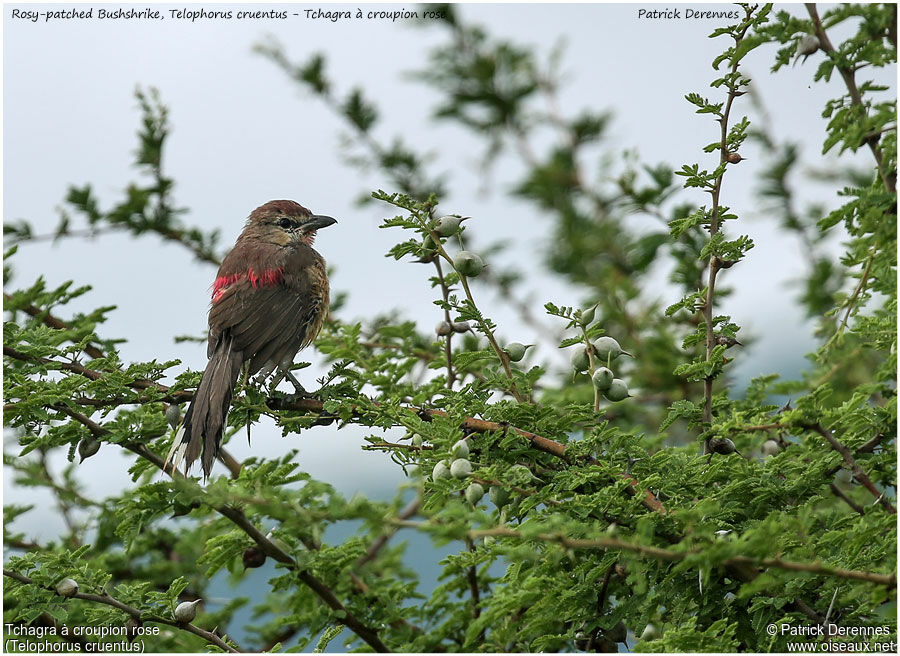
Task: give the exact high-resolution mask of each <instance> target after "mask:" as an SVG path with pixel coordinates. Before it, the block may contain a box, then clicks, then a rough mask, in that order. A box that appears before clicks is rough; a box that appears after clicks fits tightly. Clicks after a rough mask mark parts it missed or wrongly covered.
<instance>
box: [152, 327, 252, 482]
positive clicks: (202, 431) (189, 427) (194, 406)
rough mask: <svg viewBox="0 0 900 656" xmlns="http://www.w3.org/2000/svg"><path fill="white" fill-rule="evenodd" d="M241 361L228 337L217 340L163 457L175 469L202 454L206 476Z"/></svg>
mask: <svg viewBox="0 0 900 656" xmlns="http://www.w3.org/2000/svg"><path fill="white" fill-rule="evenodd" d="M242 361H243V358H242V355H241V353H239V352H235V351H233V350H232V341H231V339H223V340H222V341H220V342H219V344H218V346H217V347H216V350H215V351H213V354H212V356H211V357H210V358H209V363H207V365H206V370H205V371H204V372H203V378H202V379H201V380H200V385H199V387H197V391H196V392H195V393H194V399H193V401H191V405H190V407H189V408H188V411H187V412H186V413H185V415H184V422H183V423H182V424H181V428H179V429H178V432H177V433H176V434H175V440H174V442H173V443H172V448H171V449H170V450H169V455H167V456H166V465H168V463H169V461H170V460H171V461H172V466H173V467H174V468H177V467H178V465H179V463H180V461H181V459H182V458H184V467H185V471H187V470H188V469H190V467H191V464H192V463H193V462H194V461H195V460H196V459H197V458H198V457H199V456H200V455H201V454H202V458H201V464H202V465H203V475H204V477H209V474H210V472H211V471H212V466H213V462H214V461H215V459H216V455H218V452H219V445H220V444H221V443H222V433H223V432H224V430H225V418H226V417H227V416H228V408H229V407H230V406H231V397H232V395H233V394H234V384H235V382H236V381H237V377H238V375H239V374H240V372H241V363H242ZM163 468H165V465H164V467H163Z"/></svg>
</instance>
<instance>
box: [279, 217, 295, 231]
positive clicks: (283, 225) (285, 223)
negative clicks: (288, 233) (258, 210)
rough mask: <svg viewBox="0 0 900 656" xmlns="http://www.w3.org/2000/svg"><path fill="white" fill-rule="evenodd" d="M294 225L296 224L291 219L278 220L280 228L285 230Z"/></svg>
mask: <svg viewBox="0 0 900 656" xmlns="http://www.w3.org/2000/svg"><path fill="white" fill-rule="evenodd" d="M293 224H294V222H293V221H291V220H290V219H287V218H281V219H278V225H279V227H281V228H284V229H285V230H287V229H288V228H290V227H291V226H292V225H293Z"/></svg>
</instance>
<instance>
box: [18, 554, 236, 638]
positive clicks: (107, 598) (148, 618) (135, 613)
mask: <svg viewBox="0 0 900 656" xmlns="http://www.w3.org/2000/svg"><path fill="white" fill-rule="evenodd" d="M3 576H6V577H8V578H11V579H13V580H14V581H18V582H19V583H22V584H23V585H39V584H38V583H36V582H35V581H34V580H33V579H31V578H29V577H27V576H25V575H24V574H19V573H18V572H13V571H11V570H8V569H6V568H4V569H3ZM41 587H44V586H41ZM45 589H48V590H52V588H45ZM72 598H74V599H83V600H84V601H90V602H92V603H95V604H104V605H106V606H112V607H113V608H116V609H118V610H120V611H122V612H123V613H125V614H126V615H129V616H130V617H133V618H134V619H135V620H139V621H141V622H153V623H155V624H166V625H168V626H173V627H175V628H176V629H181V630H182V631H187V632H188V633H193V634H194V635H196V636H200V637H201V638H203V639H204V640H206V641H207V642H208V643H210V644H213V645H215V646H216V647H218V648H219V649H222V650H224V651H227V652H231V653H233V654H237V653H241V652H243V651H244V650H243V649H239V648H238V649H236V648H235V647H232V646H231V644H228V643H227V642H225V640H223V639H222V638H220V637H219V636H218V635H216V634H215V633H213V632H211V631H206V630H205V629H201V628H200V627H198V626H195V625H194V624H191V623H184V622H178V621H176V620H174V619H171V620H170V619H168V618H165V617H160V616H159V615H147V614H146V613H142V612H141V611H140V610H139V609H137V608H134V607H132V606H129V605H128V604H124V603H122V602H121V601H119V600H118V599H116V598H115V597H113V596H111V595H110V594H108V593H106V592H103V594H99V595H97V594H91V593H87V592H76V593H75V594H74V595H72ZM229 641H230V642H231V643H232V644H236V643H235V642H234V640H232V639H231V638H229Z"/></svg>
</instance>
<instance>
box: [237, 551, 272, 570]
mask: <svg viewBox="0 0 900 656" xmlns="http://www.w3.org/2000/svg"><path fill="white" fill-rule="evenodd" d="M241 560H242V561H243V562H244V569H251V568H254V567H262V566H263V565H264V564H265V562H266V554H265V552H264V551H263V550H262V549H260V548H259V547H255V546H254V547H247V548H246V549H245V550H244V553H243V555H242V556H241Z"/></svg>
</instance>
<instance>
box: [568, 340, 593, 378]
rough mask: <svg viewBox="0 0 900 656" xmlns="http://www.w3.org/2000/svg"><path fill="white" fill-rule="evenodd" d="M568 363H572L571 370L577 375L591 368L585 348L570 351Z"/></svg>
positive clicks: (580, 347) (578, 347)
mask: <svg viewBox="0 0 900 656" xmlns="http://www.w3.org/2000/svg"><path fill="white" fill-rule="evenodd" d="M569 362H571V363H572V369H574V370H575V371H576V372H577V373H581V372H582V371H587V370H588V368H589V367H590V366H591V360H590V358H589V357H588V353H587V347H584V346H576V347H575V350H574V351H572V355H571V357H570V360H569Z"/></svg>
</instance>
